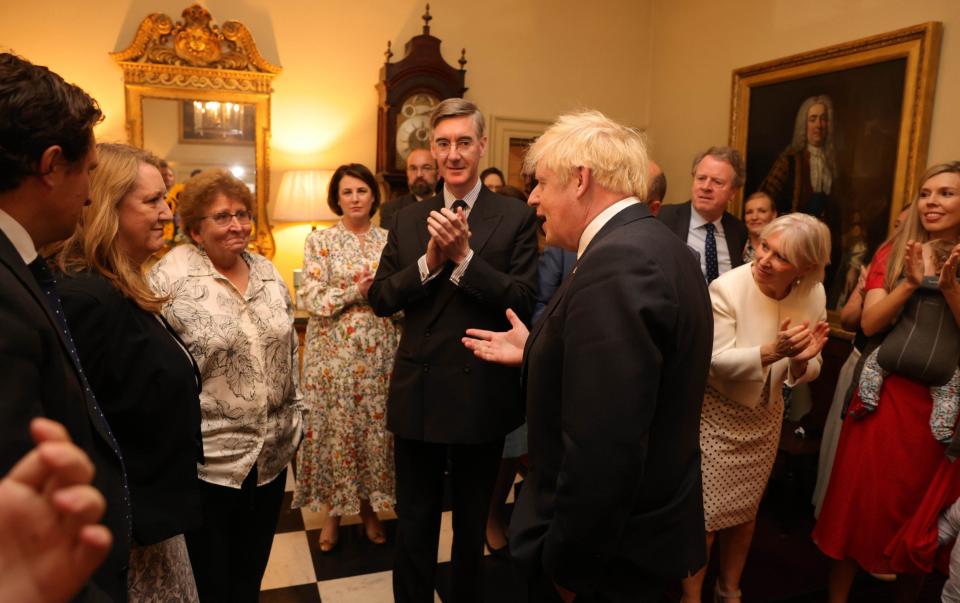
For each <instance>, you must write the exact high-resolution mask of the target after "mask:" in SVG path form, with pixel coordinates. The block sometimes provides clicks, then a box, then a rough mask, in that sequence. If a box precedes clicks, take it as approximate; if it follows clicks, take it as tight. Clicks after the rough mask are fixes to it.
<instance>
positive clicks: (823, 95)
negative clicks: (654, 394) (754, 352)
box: [729, 22, 942, 313]
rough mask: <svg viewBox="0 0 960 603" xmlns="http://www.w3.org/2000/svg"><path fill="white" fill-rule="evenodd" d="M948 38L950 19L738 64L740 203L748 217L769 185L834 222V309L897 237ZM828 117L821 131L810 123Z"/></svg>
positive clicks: (783, 206) (736, 205) (733, 122)
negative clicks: (945, 29) (747, 199)
mask: <svg viewBox="0 0 960 603" xmlns="http://www.w3.org/2000/svg"><path fill="white" fill-rule="evenodd" d="M941 38H942V25H941V24H940V23H939V22H929V23H922V24H919V25H915V26H912V27H906V28H904V29H899V30H896V31H891V32H888V33H884V34H880V35H875V36H870V37H867V38H862V39H859V40H854V41H851V42H846V43H843V44H837V45H834V46H829V47H826V48H820V49H817V50H812V51H810V52H804V53H801V54H796V55H792V56H788V57H784V58H781V59H776V60H772V61H766V62H763V63H758V64H756V65H750V66H747V67H743V68H740V69H736V70H734V72H733V78H732V91H731V108H730V146H732V147H733V148H735V149H737V150H739V151H740V152H741V153H742V154H743V158H744V161H745V163H746V172H747V173H746V179H745V183H744V186H743V188H742V190H741V196H738V197H737V198H736V199H735V200H734V201H733V202H731V207H730V208H729V209H730V211H731V212H732V213H733V214H734V215H737V216H741V215H742V199H743V196H742V195H749V194H751V193H752V192H754V191H757V190H764V191H765V192H768V193H771V196H773V197H774V200H775V203H776V204H777V205H778V208H779V210H780V212H781V213H783V212H784V211H805V212H806V213H810V214H813V215H816V216H817V217H820V218H821V219H822V220H824V221H825V222H826V223H827V224H828V226H830V230H831V235H832V237H833V239H834V245H833V250H832V253H831V266H830V267H829V271H828V275H827V279H826V281H825V287H826V288H827V293H828V309H829V310H832V311H834V313H835V311H836V310H837V309H838V306H842V302H843V301H844V299H845V292H844V290H845V289H846V290H847V291H848V290H849V287H848V283H847V281H848V280H850V277H851V275H853V274H854V269H855V268H856V262H855V260H856V258H855V257H854V256H855V255H856V254H860V256H862V257H861V258H860V260H861V262H862V261H863V258H865V257H867V256H868V254H869V253H872V252H873V251H874V250H875V249H876V247H877V245H879V244H880V243H881V242H882V241H883V240H885V239H886V238H888V237H889V235H890V234H891V233H892V231H893V224H894V222H895V220H896V218H897V215H898V214H899V212H900V210H901V208H902V207H903V205H904V203H906V202H908V201H909V200H910V199H911V198H912V197H913V195H914V194H915V192H916V187H917V186H918V184H919V182H918V181H919V179H920V177H921V176H922V175H923V172H924V170H925V169H926V167H927V166H926V162H927V147H928V143H929V136H930V120H931V115H932V109H933V99H934V91H935V88H936V81H937V67H938V65H939V58H940V42H941ZM818 113H820V114H824V115H825V116H826V121H827V122H828V123H827V125H826V126H825V127H823V126H821V128H822V129H820V130H817V129H816V126H811V125H809V124H807V122H808V121H809V120H811V119H812V120H816V118H817V115H816V114H818ZM811 128H814V129H812V130H811ZM814 147H817V148H814ZM815 155H816V157H815ZM811 166H813V167H811ZM814 181H816V182H814ZM856 270H857V271H858V270H859V269H858V268H856ZM853 280H854V281H855V278H853Z"/></svg>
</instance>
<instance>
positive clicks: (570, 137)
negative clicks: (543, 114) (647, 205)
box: [523, 111, 647, 199]
mask: <svg viewBox="0 0 960 603" xmlns="http://www.w3.org/2000/svg"><path fill="white" fill-rule="evenodd" d="M523 167H524V171H526V172H528V173H533V172H534V171H535V170H536V168H537V167H540V168H545V169H548V170H550V171H551V172H553V173H554V174H556V178H557V180H558V181H559V184H560V185H561V186H562V185H566V184H567V182H569V180H570V177H571V176H572V173H573V170H574V169H576V168H578V167H585V168H589V169H590V172H591V173H592V175H593V178H594V179H595V180H596V181H597V183H598V184H599V185H600V186H602V187H603V188H605V189H607V190H610V191H614V192H617V193H623V194H627V195H635V196H636V197H637V198H639V199H645V198H646V196H647V144H646V141H645V140H644V136H643V134H641V133H640V132H638V131H636V130H634V129H632V128H628V127H626V126H623V125H620V124H618V123H617V122H615V121H613V120H612V119H610V118H609V117H607V116H605V115H604V114H603V113H600V112H599V111H584V112H581V113H571V114H567V115H561V116H560V118H559V119H558V120H557V121H556V123H554V124H553V125H552V126H550V128H549V129H547V131H546V132H544V133H543V135H542V136H540V138H538V139H537V140H536V141H535V142H534V143H533V144H532V145H531V146H530V149H529V150H528V151H527V155H526V157H525V158H524V160H523Z"/></svg>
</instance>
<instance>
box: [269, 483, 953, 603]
mask: <svg viewBox="0 0 960 603" xmlns="http://www.w3.org/2000/svg"><path fill="white" fill-rule="evenodd" d="M291 475H292V472H291V471H288V472H287V476H288V479H287V492H286V494H285V496H284V502H283V507H282V510H281V515H280V520H279V522H278V524H277V533H276V535H275V536H274V539H273V550H272V551H271V554H270V562H269V564H268V565H267V571H266V575H265V576H264V578H263V583H262V584H261V589H262V591H261V593H260V601H261V602H262V603H389V602H391V601H393V587H392V582H391V567H392V564H393V547H392V544H393V542H394V541H395V537H396V516H395V515H394V514H393V513H384V514H381V515H380V517H381V519H382V520H383V524H384V528H385V531H386V533H387V543H386V544H384V545H375V544H372V543H371V542H370V541H368V540H367V538H366V535H365V534H364V532H363V527H362V525H361V524H360V521H359V518H358V517H345V518H344V520H343V525H342V526H341V528H340V539H339V543H338V545H337V548H335V549H334V550H333V551H331V552H329V553H321V552H320V544H319V542H320V528H321V526H322V525H323V521H324V519H325V518H326V516H325V514H323V513H313V512H311V511H309V510H301V509H290V501H291V499H292V497H293V481H292V478H291V477H290V476H291ZM771 489H772V490H773V492H772V493H771V492H770V491H768V496H767V497H766V498H765V499H764V502H763V504H761V507H760V514H759V516H758V518H757V531H756V534H755V535H754V539H753V545H752V546H751V548H750V556H749V557H748V559H747V565H746V570H745V571H744V575H743V581H742V582H741V587H742V588H743V592H744V593H745V594H747V596H748V600H751V601H758V602H771V603H772V602H776V603H819V602H820V601H824V600H826V590H825V588H826V583H827V573H828V569H829V561H828V559H827V558H826V557H824V556H823V554H822V553H820V552H819V550H818V549H817V548H816V545H814V544H813V541H812V540H811V539H810V531H811V530H812V529H813V523H814V520H813V517H812V516H811V515H810V514H809V510H806V509H803V508H801V510H800V511H799V513H797V514H795V515H793V516H792V519H791V520H790V521H789V522H786V524H789V526H787V525H785V523H784V519H785V518H786V517H790V515H789V511H785V509H787V510H789V509H791V508H796V507H797V506H798V504H797V502H796V500H793V497H792V496H791V497H789V499H790V500H787V499H785V498H784V497H783V492H782V491H781V489H780V488H779V487H778V486H777V485H776V484H775V483H771ZM513 495H514V493H511V495H510V498H508V509H507V510H508V512H509V511H511V510H512V506H513V505H512V501H513ZM448 498H449V497H448ZM807 500H809V496H808V495H804V496H803V501H802V502H803V503H805V502H806V501H807ZM799 506H800V507H805V505H802V504H801V505H799ZM444 508H445V509H447V510H446V511H445V512H444V513H443V518H442V521H441V528H440V546H439V548H438V551H437V560H438V562H439V568H438V571H437V585H436V590H435V597H434V599H435V601H437V602H444V603H449V601H450V600H451V599H450V597H449V594H448V593H449V592H450V544H451V542H452V540H453V529H452V527H451V514H450V511H449V507H448V506H445V507H444ZM784 513H787V515H784ZM714 575H715V568H711V569H710V570H709V571H708V573H707V583H708V584H712V583H713V580H714ZM944 579H945V577H944V576H942V575H938V574H934V575H932V576H930V577H929V578H928V579H927V581H926V584H925V585H924V589H923V592H921V593H920V595H919V597H918V598H917V602H918V603H935V602H938V601H939V600H940V590H941V589H942V588H943V582H944ZM678 586H679V585H678ZM675 591H676V592H673V593H670V594H667V595H666V596H665V597H664V601H666V602H671V603H672V602H675V601H677V600H678V599H679V589H678V588H677V589H675ZM704 592H705V593H706V594H707V598H709V594H710V590H709V589H705V590H704ZM895 595H896V593H895V584H893V583H888V582H881V581H878V580H876V579H875V578H873V577H871V576H870V575H869V574H867V573H865V572H861V573H860V575H859V576H858V578H857V582H856V584H855V585H854V589H853V592H852V593H851V596H850V603H868V602H869V603H892V602H893V601H894V599H895ZM484 599H485V601H486V602H487V603H524V602H525V601H526V588H525V586H524V584H523V583H522V582H521V581H520V580H518V578H517V577H516V575H515V573H514V569H513V567H512V566H511V564H510V562H509V561H507V560H504V559H500V558H498V557H494V556H491V555H489V554H488V555H487V557H486V567H485V574H484Z"/></svg>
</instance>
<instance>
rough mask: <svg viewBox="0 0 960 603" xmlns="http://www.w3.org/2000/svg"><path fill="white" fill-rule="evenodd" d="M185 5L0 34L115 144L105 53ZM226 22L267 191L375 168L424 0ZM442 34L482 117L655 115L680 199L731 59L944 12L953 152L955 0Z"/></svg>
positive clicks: (678, 0)
mask: <svg viewBox="0 0 960 603" xmlns="http://www.w3.org/2000/svg"><path fill="white" fill-rule="evenodd" d="M187 3H188V0H181V1H174V0H98V1H97V2H96V3H95V5H94V4H90V3H78V2H74V1H73V0H36V1H34V2H17V3H15V2H2V3H0V45H3V46H5V47H7V48H12V49H14V50H15V51H17V52H19V53H20V54H22V55H24V56H26V57H27V58H29V59H31V60H33V61H34V62H37V63H41V64H45V65H48V66H50V67H51V68H52V69H54V70H55V71H57V72H59V73H61V74H62V75H64V76H65V77H66V78H67V79H68V80H71V81H73V82H76V83H77V84H79V85H80V86H82V87H83V88H85V89H86V90H88V91H89V92H90V93H91V94H92V95H94V96H95V97H96V98H97V99H98V100H99V101H100V103H101V105H102V106H103V109H104V111H105V112H106V115H107V118H106V121H105V122H104V123H103V124H102V125H101V126H100V127H99V128H98V131H97V135H98V137H99V138H100V139H101V140H123V139H125V137H126V134H125V131H124V125H123V113H124V108H123V88H122V76H121V72H120V70H119V68H118V67H116V65H115V64H114V63H113V61H112V60H111V59H110V58H109V57H108V56H107V52H109V51H113V50H119V49H122V48H125V47H126V46H127V45H128V44H129V42H130V40H132V37H133V34H134V32H135V30H136V27H137V25H138V24H139V23H140V21H141V20H142V19H143V17H144V16H145V15H147V14H148V13H151V12H164V13H166V14H168V15H171V16H176V17H179V14H180V11H181V10H182V9H183V8H184V7H185V6H186V5H187ZM204 4H205V6H207V7H208V8H209V9H210V11H211V12H212V13H213V15H214V18H215V19H216V20H217V21H218V22H222V21H224V20H227V19H237V20H239V21H241V22H244V23H246V24H247V25H248V26H249V27H250V29H251V30H252V32H253V35H254V37H255V39H256V41H257V43H258V45H259V47H260V50H261V52H262V54H263V55H264V56H265V57H266V58H267V59H268V60H269V61H271V62H274V63H278V64H280V65H281V66H283V69H284V71H283V73H281V74H280V76H279V77H277V79H276V80H275V94H274V99H273V123H272V128H273V141H272V148H271V162H272V165H271V167H272V171H271V183H272V187H271V189H272V190H271V196H275V195H276V190H277V185H278V183H279V181H280V176H281V175H282V173H283V172H284V171H285V170H288V169H294V168H302V167H327V168H329V167H335V166H337V165H339V164H340V163H344V162H348V161H360V162H362V163H366V164H368V165H370V166H371V167H372V166H373V163H374V159H375V144H376V102H377V96H376V91H375V89H374V85H375V84H376V82H377V79H378V74H379V69H380V66H381V65H382V63H383V51H384V49H385V47H386V42H387V40H391V41H392V42H393V46H394V52H395V53H396V54H397V55H398V56H396V57H395V59H399V58H400V55H402V53H403V45H404V43H405V42H406V40H408V39H409V38H410V37H411V36H413V35H415V34H417V33H419V32H420V28H421V20H420V15H421V14H422V12H423V3H422V2H421V1H420V0H362V1H360V2H333V1H331V0H296V1H293V0H209V1H207V2H205V3H204ZM431 6H432V13H433V15H434V20H433V22H432V26H433V31H432V33H433V34H434V35H436V36H438V37H439V38H441V39H442V40H443V41H444V44H443V47H442V49H443V52H444V56H445V58H446V59H447V61H448V62H450V63H451V64H455V62H456V60H457V58H458V57H459V51H460V48H462V47H466V49H467V59H468V60H469V63H468V64H467V85H468V87H469V91H468V92H467V96H468V97H469V98H471V99H473V100H475V101H476V102H477V103H478V104H479V105H480V107H481V109H482V110H483V111H484V112H485V113H486V114H487V116H488V117H489V116H490V115H499V116H505V117H517V118H531V119H552V118H554V117H555V116H556V115H557V114H558V113H560V112H562V111H564V110H570V109H576V108H580V107H591V108H597V109H600V110H602V111H604V112H607V113H608V114H610V115H611V116H613V117H615V118H617V119H620V120H622V121H624V122H626V123H629V124H631V125H635V126H639V127H644V128H647V131H648V133H649V135H650V139H651V147H652V150H653V154H654V157H655V158H656V159H657V160H658V162H660V164H661V165H662V166H663V167H664V169H665V171H666V173H667V176H668V178H669V181H670V188H669V193H668V200H669V201H671V202H679V201H684V200H686V199H687V198H688V191H689V186H690V178H689V161H690V159H691V157H692V156H693V155H694V154H695V153H696V152H697V151H698V150H700V149H702V148H705V147H706V146H709V145H711V144H717V143H725V142H726V141H727V135H728V120H729V109H730V81H731V72H732V70H733V69H736V68H738V67H742V66H746V65H750V64H753V63H757V62H761V61H766V60H769V59H774V58H777V57H782V56H785V55H789V54H793V53H797V52H803V51H807V50H812V49H815V48H819V47H822V46H827V45H830V44H836V43H840V42H844V41H848V40H852V39H856V38H859V37H864V36H868V35H873V34H877V33H882V32H885V31H890V30H893V29H897V28H899V27H904V26H907V25H912V24H915V23H920V22H924V21H931V20H938V21H942V22H943V23H944V37H943V48H942V54H941V64H940V74H939V81H938V87H937V94H936V99H935V108H934V114H933V126H932V134H931V138H930V153H929V157H930V161H931V162H933V161H943V160H948V159H958V158H960V136H958V132H960V112H958V111H957V107H960V34H958V33H957V30H960V2H958V0H912V1H910V2H907V1H906V0H807V1H806V2H803V3H798V2H796V1H795V0H734V1H732V2H717V1H715V0H710V1H708V0H597V1H595V2H592V3H589V4H588V3H585V2H582V1H581V0H524V1H517V0H488V1H487V2H484V3H479V4H478V3H465V2H460V1H457V0H433V1H432V2H431ZM309 230H310V227H309V225H305V224H294V225H283V224H280V225H276V226H275V230H274V236H275V238H276V240H277V248H278V253H277V256H276V258H275V262H276V264H277V265H278V267H279V268H280V270H281V272H282V273H283V274H284V276H285V277H286V278H287V279H288V280H290V279H291V272H292V270H293V268H295V267H298V266H299V265H300V263H301V262H302V244H303V239H304V238H305V237H306V235H307V233H308V232H309Z"/></svg>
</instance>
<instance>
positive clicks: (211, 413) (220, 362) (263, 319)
mask: <svg viewBox="0 0 960 603" xmlns="http://www.w3.org/2000/svg"><path fill="white" fill-rule="evenodd" d="M252 207H253V196H252V195H251V193H250V189H248V188H247V186H246V185H245V184H244V183H243V182H241V181H240V180H239V179H237V178H236V177H234V176H233V175H232V174H231V173H230V172H227V171H225V170H211V171H206V172H203V173H201V174H199V175H198V176H196V177H194V178H192V179H191V180H189V181H188V182H187V183H186V185H185V186H184V189H183V193H182V195H181V197H180V205H179V208H178V209H179V212H180V220H181V223H182V226H183V229H184V232H186V233H187V235H188V236H189V239H190V242H191V243H192V244H189V245H181V246H179V247H177V248H175V249H174V250H173V251H171V252H170V253H168V254H167V255H165V256H164V257H163V259H162V260H161V261H160V262H159V263H158V264H157V265H156V266H154V268H153V270H152V271H151V273H150V282H151V285H152V286H153V288H154V290H155V291H156V292H157V293H158V294H161V295H165V296H167V297H168V301H167V303H166V304H164V307H163V315H164V317H165V318H166V319H167V321H168V322H169V323H170V324H171V325H172V326H173V328H174V329H175V330H176V331H177V333H178V334H179V335H180V337H181V338H182V339H183V341H184V342H185V343H186V344H187V347H188V348H189V349H190V352H191V353H192V354H193V357H194V358H195V359H196V361H197V363H198V364H199V366H200V373H201V375H202V378H203V388H202V390H201V392H200V412H201V419H202V421H201V431H202V434H203V450H204V456H205V462H204V463H203V464H201V465H199V467H198V471H199V476H200V480H201V481H202V485H201V487H202V489H203V493H204V500H203V520H204V523H203V525H202V526H201V527H200V528H199V529H197V530H194V531H191V532H187V534H186V536H187V549H188V551H189V553H190V561H191V563H192V564H193V569H194V575H195V577H196V581H197V590H198V591H199V593H200V600H201V601H256V600H257V598H258V596H259V591H260V580H261V579H262V577H263V572H264V570H265V569H266V566H267V559H268V558H269V556H270V547H271V545H272V543H273V533H274V529H275V527H276V523H277V517H278V516H279V513H280V503H281V500H282V498H283V491H284V482H285V480H286V466H287V463H289V462H290V460H291V459H292V458H293V453H294V451H295V450H296V448H297V445H298V444H299V442H300V437H301V432H302V413H301V409H302V407H301V403H300V392H299V387H298V381H299V379H298V376H297V347H298V340H297V336H296V332H295V331H294V328H293V306H292V304H291V300H290V295H289V292H288V291H287V287H286V285H285V284H284V282H283V278H281V276H280V274H279V273H278V272H277V269H276V268H274V266H273V264H272V263H270V261H269V260H267V259H266V258H264V257H262V256H260V255H257V254H255V253H251V252H250V251H248V250H247V244H248V243H249V241H250V230H251V228H250V223H251V212H252Z"/></svg>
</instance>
